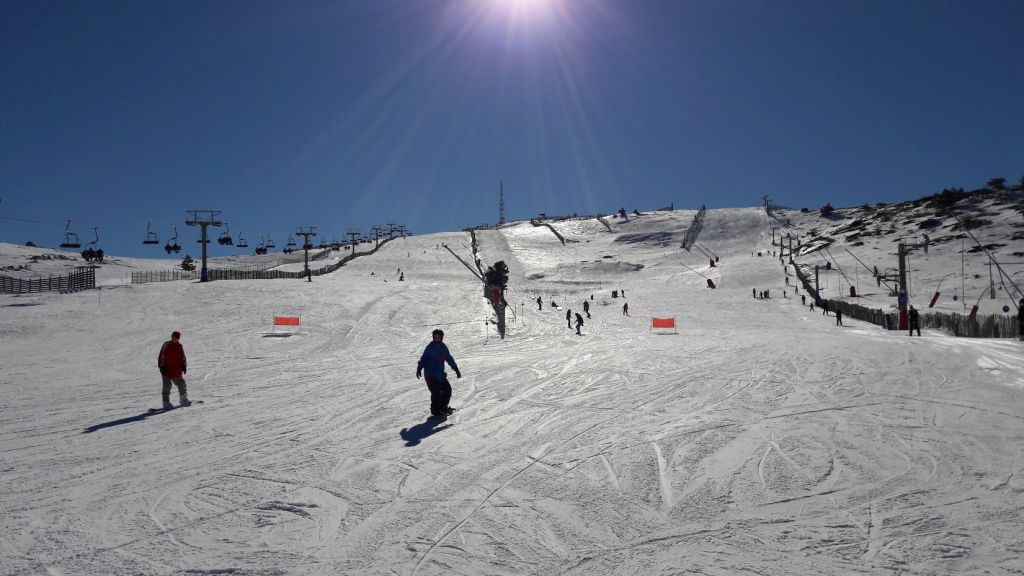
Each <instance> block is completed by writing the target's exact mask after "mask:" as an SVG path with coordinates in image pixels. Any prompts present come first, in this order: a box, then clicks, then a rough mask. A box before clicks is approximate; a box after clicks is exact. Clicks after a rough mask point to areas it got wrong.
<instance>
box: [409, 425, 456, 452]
mask: <svg viewBox="0 0 1024 576" xmlns="http://www.w3.org/2000/svg"><path fill="white" fill-rule="evenodd" d="M442 424H443V425H442ZM451 426H452V425H451V424H449V423H447V422H445V421H444V420H427V421H426V422H421V423H419V424H417V425H415V426H413V427H412V428H402V430H401V432H399V433H398V434H399V435H400V436H401V437H402V440H405V445H406V446H408V447H412V446H416V445H417V444H419V443H420V441H421V440H423V439H424V438H426V437H427V436H430V435H431V434H436V433H438V432H440V431H442V430H444V429H446V428H451Z"/></svg>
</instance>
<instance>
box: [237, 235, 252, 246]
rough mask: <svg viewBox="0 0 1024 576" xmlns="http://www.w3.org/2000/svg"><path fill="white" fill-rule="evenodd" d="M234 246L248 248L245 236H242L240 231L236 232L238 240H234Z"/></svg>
mask: <svg viewBox="0 0 1024 576" xmlns="http://www.w3.org/2000/svg"><path fill="white" fill-rule="evenodd" d="M235 246H236V247H238V248H248V247H249V243H248V242H246V241H245V238H242V233H241V232H239V233H238V242H235Z"/></svg>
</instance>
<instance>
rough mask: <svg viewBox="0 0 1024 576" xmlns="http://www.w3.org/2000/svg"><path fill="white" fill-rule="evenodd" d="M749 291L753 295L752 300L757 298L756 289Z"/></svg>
mask: <svg viewBox="0 0 1024 576" xmlns="http://www.w3.org/2000/svg"><path fill="white" fill-rule="evenodd" d="M750 291H751V292H752V293H753V296H754V298H757V288H751V289H750Z"/></svg>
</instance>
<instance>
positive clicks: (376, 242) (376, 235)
mask: <svg viewBox="0 0 1024 576" xmlns="http://www.w3.org/2000/svg"><path fill="white" fill-rule="evenodd" d="M370 230H373V248H374V250H376V249H377V247H378V246H380V233H381V232H383V231H384V227H383V226H380V225H379V224H374V225H373V226H370Z"/></svg>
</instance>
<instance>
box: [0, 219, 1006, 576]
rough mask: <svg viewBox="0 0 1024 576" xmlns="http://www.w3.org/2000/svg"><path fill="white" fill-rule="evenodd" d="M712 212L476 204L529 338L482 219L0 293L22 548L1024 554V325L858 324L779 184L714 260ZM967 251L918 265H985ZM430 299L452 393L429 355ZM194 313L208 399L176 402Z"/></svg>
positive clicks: (94, 566)
mask: <svg viewBox="0 0 1024 576" xmlns="http://www.w3.org/2000/svg"><path fill="white" fill-rule="evenodd" d="M694 214H695V212H694V211H675V212H651V213H644V214H642V215H641V216H638V217H637V216H633V215H632V214H631V215H630V218H629V220H628V221H625V220H622V219H618V218H611V217H608V218H605V219H604V221H605V223H607V225H606V224H605V223H602V222H601V221H599V220H597V219H593V218H590V219H578V220H571V221H562V222H551V223H549V224H550V225H551V226H553V227H554V228H555V229H556V230H558V231H559V233H560V234H561V235H562V237H563V238H564V239H565V243H564V244H563V243H562V241H561V240H560V239H559V238H557V237H556V235H555V234H554V233H553V232H552V230H551V229H549V228H547V227H545V226H534V225H531V224H530V223H526V222H524V223H517V224H514V225H510V226H506V227H502V228H500V229H497V230H480V231H477V232H476V236H477V240H478V254H477V255H476V257H478V258H479V259H480V261H481V262H482V264H483V265H484V266H486V265H488V264H492V263H494V262H496V261H499V260H502V261H504V262H505V263H506V264H507V265H508V267H509V270H510V280H509V290H508V292H507V295H506V297H507V299H508V301H509V303H510V304H511V305H512V306H511V308H510V309H509V311H508V312H509V320H510V323H509V325H508V334H507V335H506V337H505V338H504V339H501V338H499V337H498V335H497V333H496V331H495V325H494V324H493V323H492V322H491V319H492V312H491V311H490V307H489V305H488V304H487V301H486V300H485V299H484V298H483V290H482V288H481V285H480V283H479V281H478V280H477V279H476V278H475V277H474V276H473V275H472V274H471V273H470V271H469V270H467V269H466V268H465V267H464V266H463V265H462V264H461V263H460V262H459V261H458V260H456V259H455V258H454V257H453V256H452V255H451V253H449V252H448V251H447V250H446V249H445V248H444V245H447V246H448V247H450V248H451V249H452V250H453V251H455V253H456V254H458V255H459V256H460V257H461V258H463V259H464V260H465V261H467V262H469V263H472V262H473V260H474V255H473V254H472V253H471V247H470V235H469V234H468V233H466V232H451V233H440V234H431V235H425V236H413V237H407V238H401V239H395V240H393V241H391V242H389V243H388V244H386V245H384V246H382V247H381V248H380V250H379V251H378V252H377V253H375V254H373V255H371V256H367V257H364V258H359V259H356V260H353V261H351V262H349V263H347V264H346V265H345V266H343V267H341V268H340V269H339V270H338V271H336V272H334V273H331V274H327V275H324V276H320V277H315V278H314V279H313V281H312V282H305V281H301V280H248V281H241V280H239V281H217V282H209V283H199V282H194V281H177V282H163V283H150V284H141V285H131V284H130V283H129V282H128V281H126V280H125V279H124V278H125V274H126V272H128V271H130V270H129V269H167V268H168V267H169V266H168V262H167V261H161V262H160V263H159V266H157V265H156V264H153V263H150V262H145V261H136V260H131V259H117V258H113V259H111V262H110V263H108V264H104V265H103V266H101V271H100V278H101V280H103V279H106V280H104V281H103V282H101V283H102V284H103V285H104V287H103V289H102V290H90V291H84V292H79V293H75V294H57V293H44V294H30V295H29V294H26V295H17V296H15V295H0V352H2V358H3V361H2V363H0V386H2V390H3V402H2V403H0V437H2V438H3V444H2V447H0V450H2V455H3V456H2V459H0V482H2V485H3V486H4V490H3V492H2V493H0V512H2V520H0V573H2V574H50V575H60V574H66V575H72V574H236V575H270V574H302V575H335V574H353V575H354V574H401V575H414V574H420V575H424V576H426V575H433V574H438V575H441V574H443V575H452V574H465V575H481V574H502V575H510V574H545V575H547V574H564V575H577V574H578V575H584V574H585V575H593V574H683V573H694V574H722V575H724V574H737V573H751V574H764V575H769V574H770V575H778V574H890V573H893V574H982V573H1020V572H1024V560H1022V558H1024V353H1022V352H1024V343H1022V342H1020V341H1016V340H1009V339H1004V340H997V339H990V340H982V339H963V338H954V337H952V336H949V335H946V334H943V333H938V332H934V331H928V330H925V331H924V334H923V336H922V337H920V338H918V337H916V336H915V337H908V336H907V334H906V333H904V332H889V331H886V330H884V329H882V328H881V327H879V326H875V325H872V324H867V323H863V322H858V321H856V320H852V319H848V318H847V319H844V321H843V324H844V325H843V326H837V325H836V323H835V319H834V318H833V317H832V316H823V315H822V314H821V312H820V311H815V312H811V311H810V310H809V309H808V308H806V307H804V306H802V305H801V304H800V301H799V298H798V297H794V295H793V294H792V292H789V293H788V294H787V296H788V297H786V298H783V297H782V294H783V291H784V290H786V291H789V290H792V287H791V286H788V285H787V284H786V283H785V278H786V274H788V273H791V271H790V270H788V269H787V268H786V267H784V266H783V265H782V263H781V262H780V261H779V260H778V259H777V258H772V257H758V256H752V253H756V252H757V251H762V252H763V253H765V254H767V253H768V252H770V251H771V250H773V249H775V250H778V247H777V246H776V247H773V246H772V244H771V240H772V227H773V226H775V227H780V226H781V224H780V221H779V220H778V218H780V217H785V216H784V215H783V216H779V215H778V214H775V215H774V216H770V215H768V214H766V213H765V211H764V210H763V209H755V208H749V209H720V210H710V211H708V213H707V217H706V220H705V226H704V231H703V232H702V234H701V235H700V237H699V238H698V243H699V244H701V245H702V246H703V247H705V248H706V249H708V250H710V251H712V252H713V253H714V254H716V255H717V256H719V258H720V260H719V262H718V263H717V265H716V266H714V267H712V266H711V263H710V262H709V259H708V258H706V257H705V256H704V255H703V254H701V253H699V252H698V251H697V250H694V251H693V252H686V251H684V250H682V249H681V248H679V244H680V242H681V239H682V236H683V233H684V231H685V230H686V228H687V227H688V226H689V225H690V222H691V220H692V218H693V216H694ZM789 217H790V218H791V221H790V223H789V225H790V226H793V227H802V228H800V229H802V230H805V231H809V230H810V229H811V228H814V227H816V226H824V225H825V224H824V223H822V222H820V221H819V222H817V223H816V222H813V221H812V219H815V218H819V217H818V216H817V215H814V214H811V215H799V213H796V212H794V213H792V214H790V215H789ZM775 233H776V235H778V233H779V232H778V230H776V232H775ZM957 244H958V243H957ZM946 245H947V246H951V244H946ZM860 248H861V249H862V250H863V251H865V252H867V251H868V248H870V246H868V247H867V248H865V247H860ZM1020 248H1021V242H1020V241H1017V242H1016V246H1010V247H1009V248H1007V250H1010V251H1012V250H1019V249H1020ZM24 250H28V249H25V248H19V247H14V246H11V245H0V257H2V259H3V260H2V263H3V265H5V266H8V267H10V266H14V265H15V264H16V263H18V262H22V261H23V260H24V258H25V257H26V253H24V252H23V251H24ZM890 250H891V248H889V249H887V250H882V252H886V253H885V254H880V255H878V256H876V257H874V261H871V260H870V259H869V260H868V265H879V267H880V268H883V267H885V266H892V265H894V258H893V257H892V256H891V255H890V254H888V253H887V252H888V251H890ZM851 251H854V252H855V253H856V249H855V248H851ZM45 252H47V253H53V251H45ZM835 252H837V250H836V249H835V247H833V253H835ZM843 254H845V252H844V253H843ZM942 254H943V252H941V251H931V252H930V254H929V257H928V258H923V257H918V258H915V260H914V265H915V266H916V267H917V272H915V274H917V275H919V276H920V277H921V280H920V282H921V284H924V285H927V284H928V283H929V282H932V281H933V280H932V279H937V278H939V277H941V276H942V275H943V274H946V273H947V272H948V271H952V270H954V267H955V269H956V270H959V267H960V256H959V253H958V252H956V253H954V252H953V251H949V252H948V253H946V255H945V257H944V258H943V257H941V255H942ZM836 256H837V258H838V256H839V255H838V254H836ZM806 257H808V258H812V257H814V256H806ZM864 257H865V258H868V257H867V256H864ZM37 260H38V259H37ZM44 260H46V259H42V260H40V261H44ZM117 260H120V261H119V262H115V261H117ZM806 262H807V261H805V262H804V263H806ZM63 264H70V262H64V263H63ZM172 264H173V262H172ZM40 265H41V264H40ZM288 265H289V266H292V267H294V266H295V265H294V264H288ZM300 266H301V265H300ZM844 266H846V264H844ZM403 274H404V280H402V281H400V280H399V278H400V276H401V275H403ZM861 276H862V280H863V282H864V283H865V284H869V283H870V284H871V287H872V288H874V285H873V281H872V279H871V278H870V277H869V276H866V275H865V274H864V271H863V270H862V271H861ZM706 278H711V279H712V280H713V281H714V283H715V284H716V286H717V288H716V289H713V290H712V289H709V288H708V287H707V284H706ZM790 278H791V282H792V277H790ZM971 280H972V282H971V283H970V284H969V285H967V290H966V293H967V295H968V296H972V297H973V295H974V294H977V293H978V292H979V291H980V290H982V289H984V287H985V286H987V285H988V277H987V268H986V273H985V277H984V278H983V279H980V280H979V279H976V278H973V276H972V278H971ZM955 281H956V282H957V283H959V279H956V280H955ZM950 282H953V280H951V281H950ZM865 288H867V287H865ZM765 289H770V292H771V295H772V297H771V298H770V299H757V298H754V297H752V291H755V290H765ZM972 290H973V292H972ZM613 291H616V292H617V294H616V295H615V296H613V294H612V293H613ZM623 292H624V293H625V297H623ZM801 292H802V291H801ZM865 292H874V294H872V296H871V297H872V298H874V299H876V300H877V301H878V302H879V303H880V304H879V305H880V306H889V305H891V301H890V300H893V299H889V298H888V295H886V294H882V293H881V291H878V290H866V289H865ZM538 296H540V297H541V300H542V309H540V310H538V309H537V304H536V299H537V297H538ZM921 297H922V298H924V296H921ZM591 298H592V299H591ZM1006 298H1008V297H1003V300H1006ZM584 300H587V301H589V302H590V303H591V306H590V315H591V317H590V318H585V324H584V326H583V328H582V335H577V334H576V333H575V328H569V327H567V325H566V319H565V312H566V309H571V310H572V311H573V314H575V313H576V312H582V304H583V301H584ZM986 300H987V298H986ZM1003 300H1001V301H1000V302H999V303H1000V304H1002V303H1003ZM552 301H554V302H557V304H558V305H559V307H560V308H561V309H559V310H556V309H552V308H551V303H552ZM625 302H628V303H629V315H625V314H624V313H623V309H622V305H623V303H625ZM947 304H949V306H950V307H951V308H955V307H956V306H959V305H960V303H957V304H955V305H953V304H952V303H947ZM992 306H995V304H992ZM991 311H992V312H995V311H996V310H991ZM1012 314H1015V311H1014V312H1012ZM275 315H296V316H300V317H301V324H300V326H298V327H291V328H283V327H278V328H276V329H275V328H273V327H272V319H273V317H274V316H275ZM652 317H674V318H675V319H676V323H677V330H676V331H672V330H664V329H659V330H652V329H651V318H652ZM434 328H442V329H443V330H444V331H445V334H446V336H445V342H446V343H447V345H448V346H449V349H450V351H451V353H452V355H453V356H454V357H455V359H456V361H457V362H458V364H459V367H460V369H461V372H462V378H461V379H456V378H455V377H454V374H453V373H452V371H451V370H450V369H449V370H448V373H449V379H450V380H451V382H452V385H453V388H454V394H453V397H452V405H453V406H455V407H457V408H459V410H458V411H457V412H456V413H455V414H454V415H453V416H452V417H451V418H449V419H448V420H447V421H445V422H433V421H428V420H427V419H426V417H427V416H428V415H429V409H428V407H429V400H430V399H429V394H428V391H427V388H426V386H425V384H424V383H423V381H422V380H417V379H416V376H415V371H416V363H417V360H418V359H419V356H420V354H421V353H422V351H423V348H424V346H425V345H426V344H427V343H428V342H429V340H430V332H431V330H433V329H434ZM174 330H180V331H181V332H182V343H183V344H184V347H185V351H186V353H187V354H188V368H189V371H188V373H187V374H186V376H185V378H186V380H187V382H188V387H189V396H190V397H191V398H192V399H193V400H202V401H203V404H197V405H194V406H192V407H189V408H183V409H176V410H172V411H169V412H165V413H155V414H151V413H149V412H148V408H150V407H157V406H159V405H160V375H159V373H158V371H157V369H156V356H157V352H158V351H159V349H160V346H161V344H162V343H163V342H164V341H165V340H166V339H168V337H169V335H170V333H171V332H172V331H174ZM282 331H287V332H288V333H290V334H291V335H290V336H289V337H270V336H269V335H268V333H272V334H275V335H276V334H280V333H281V332H282ZM674 332H677V333H674ZM172 401H174V402H175V403H176V401H177V393H176V392H172Z"/></svg>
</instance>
